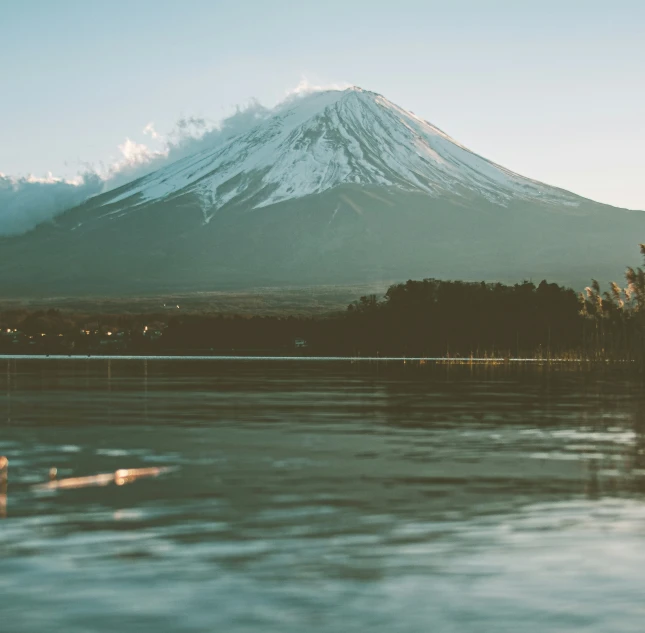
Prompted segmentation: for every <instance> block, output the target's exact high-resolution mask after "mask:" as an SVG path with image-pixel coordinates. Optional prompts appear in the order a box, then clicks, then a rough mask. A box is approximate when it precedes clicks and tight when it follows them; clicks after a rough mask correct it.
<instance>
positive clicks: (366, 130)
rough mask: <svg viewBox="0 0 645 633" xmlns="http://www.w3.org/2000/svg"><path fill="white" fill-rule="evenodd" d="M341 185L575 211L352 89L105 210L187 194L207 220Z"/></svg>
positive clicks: (297, 110) (268, 123)
mask: <svg viewBox="0 0 645 633" xmlns="http://www.w3.org/2000/svg"><path fill="white" fill-rule="evenodd" d="M350 183H351V184H356V185H377V186H380V187H395V188H398V189H400V190H402V191H416V192H420V193H425V194H428V195H430V196H433V197H438V196H441V195H445V194H454V195H458V196H459V195H462V194H463V193H464V192H465V191H470V192H473V193H475V194H477V195H481V196H483V197H484V198H486V199H487V200H489V201H491V202H495V203H498V204H505V203H506V202H508V201H509V200H512V199H514V198H518V199H535V200H540V201H546V202H553V203H559V204H562V203H564V204H571V205H577V198H576V196H573V195H572V194H568V193H566V192H564V191H561V190H558V189H555V188H553V187H548V186H546V185H543V184H542V183H539V182H536V181H533V180H529V179H528V178H524V177H522V176H519V175H518V174H515V173H513V172H511V171H509V170H508V169H505V168H503V167H500V166H499V165H496V164H495V163H492V162H490V161H488V160H486V159H485V158H482V157H481V156H478V155H477V154H474V153H473V152H471V151H470V150H468V149H466V148H465V147H463V146H462V145H459V143H457V142H456V141H454V140H453V139H452V138H450V137H449V136H448V135H447V134H445V133H444V132H442V131H441V130H440V129H439V128H437V127H435V126H433V125H431V124H430V123H428V122H427V121H424V120H422V119H420V118H418V117H416V116H415V115H414V114H412V113H410V112H406V111H405V110H403V109H402V108H400V107H398V106H396V105H394V104H393V103H392V102H391V101H388V100H387V99H386V98H385V97H383V96H381V95H379V94H376V93H374V92H368V91H366V90H363V89H361V88H357V87H352V88H348V89H346V90H342V91H338V90H330V91H325V92H317V93H313V94H310V95H307V96H304V97H296V98H293V99H291V100H289V101H288V102H287V103H284V104H282V105H281V106H279V107H278V108H277V109H276V110H275V111H274V112H273V113H272V116H270V117H269V118H267V119H265V120H263V121H261V122H258V124H257V125H256V126H255V127H254V128H253V129H251V130H250V131H249V132H247V133H245V134H241V135H238V136H236V137H234V138H232V139H229V140H227V141H225V142H222V143H221V144H220V145H217V146H215V147H213V148H211V149H208V150H205V151H203V152H201V153H199V154H197V155H196V156H191V157H188V158H184V159H183V160H180V161H178V162H176V163H174V164H172V165H170V166H168V167H165V168H163V169H160V170H159V171H158V172H156V173H154V174H151V175H150V176H147V177H145V178H143V179H142V180H141V181H140V182H138V183H137V184H136V186H133V187H128V188H126V189H125V190H124V191H123V192H121V193H120V194H118V195H116V196H115V197H113V198H111V199H109V200H108V202H110V203H114V202H119V201H122V200H127V199H130V198H132V197H133V196H138V199H137V201H136V203H135V204H143V203H148V202H150V201H153V200H159V199H163V198H166V197H168V196H174V195H177V194H181V193H186V192H194V193H195V194H197V196H198V197H199V199H200V202H201V205H202V208H203V209H204V214H205V218H206V219H207V220H208V219H210V217H212V214H213V213H214V212H216V211H217V210H218V209H220V208H221V207H223V206H224V205H226V204H228V203H231V202H232V203H247V202H248V203H250V205H251V207H252V208H254V209H257V208H261V207H266V206H269V205H272V204H275V203H278V202H284V201H285V200H291V199H294V198H302V197H304V196H308V195H313V194H320V193H323V192H324V191H327V190H329V189H332V188H333V187H337V186H339V185H341V184H350Z"/></svg>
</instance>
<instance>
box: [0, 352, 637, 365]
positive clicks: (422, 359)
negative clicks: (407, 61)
mask: <svg viewBox="0 0 645 633" xmlns="http://www.w3.org/2000/svg"><path fill="white" fill-rule="evenodd" d="M0 360H94V361H98V360H164V361H166V360H199V361H207V360H210V361H274V362H295V361H303V362H350V363H358V362H370V363H378V362H403V363H406V362H417V363H420V364H424V363H435V364H439V363H443V364H455V365H471V364H480V365H481V364H496V365H504V364H513V363H531V364H542V365H547V364H584V363H592V364H597V363H602V364H614V363H621V364H622V363H633V362H634V361H633V360H609V359H607V360H602V361H598V360H589V359H584V358H485V357H484V358H471V357H461V358H451V357H428V356H255V355H254V356H251V355H249V356H242V355H210V356H209V355H143V354H142V355H137V354H75V355H74V354H71V355H70V354H0Z"/></svg>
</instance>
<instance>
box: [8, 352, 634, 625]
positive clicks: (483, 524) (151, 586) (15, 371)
mask: <svg viewBox="0 0 645 633" xmlns="http://www.w3.org/2000/svg"><path fill="white" fill-rule="evenodd" d="M3 363H4V365H3V366H2V371H1V373H0V387H1V391H0V393H2V401H1V404H0V454H5V455H7V456H8V457H9V460H10V468H9V483H8V488H7V498H6V509H5V510H4V511H3V510H2V506H1V505H0V514H2V513H4V514H6V518H4V519H2V520H0V631H2V633H22V632H29V633H31V632H33V633H42V632H44V631H51V632H54V633H58V632H61V633H81V632H82V633H89V632H106V633H107V632H110V633H112V632H114V631H119V632H124V633H129V632H132V631H142V632H150V631H155V632H156V633H163V632H166V631H168V632H170V631H172V632H182V633H183V632H208V633H210V632H215V631H226V632H242V631H254V632H255V631H261V632H263V633H265V632H280V633H290V632H298V633H302V632H308V631H313V632H318V631H334V632H342V633H346V632H351V631H379V632H380V631H387V632H390V631H391V632H404V633H405V632H426V631H432V632H439V633H443V632H453V631H454V632H459V633H462V632H471V631H472V632H475V631H476V632H481V633H499V632H505V631H509V632H513V633H516V632H518V631H528V632H534V631H535V632H536V633H537V632H540V633H544V632H552V631H563V632H569V631H592V632H598V633H600V632H602V633H608V632H612V633H616V632H623V631H634V632H636V631H638V632H639V633H641V632H642V631H643V629H644V627H645V624H644V623H645V583H643V577H642V575H643V569H644V568H645V433H644V432H645V391H644V390H643V385H642V384H641V382H640V381H639V380H635V379H626V378H625V379H622V378H620V377H618V378H613V379H609V378H608V377H607V376H603V375H591V374H589V373H581V372H576V371H574V370H559V371H546V370H543V369H539V368H533V369H530V370H529V369H522V368H515V369H513V370H512V371H510V370H505V369H503V368H496V369H494V370H491V369H486V368H485V367H480V368H475V369H470V368H465V367H449V368H446V367H437V368H431V367H428V366H426V367H423V368H417V369H414V368H411V367H410V366H409V365H408V366H406V367H403V366H401V365H397V366H396V367H394V366H390V368H389V369H387V370H385V369H383V368H379V369H378V370H377V369H376V368H375V367H374V366H371V367H368V366H362V365H347V364H334V363H316V364H313V363H300V362H289V363H275V362H274V363H261V362H257V363H254V362H246V363H230V362H193V363H191V362H182V361H142V360H136V361H125V360H123V361H78V360H74V361H56V360H50V361H34V360H17V361H6V360H5V361H3ZM166 465H167V466H173V467H175V470H173V471H172V472H170V473H168V474H165V475H162V476H161V477H159V478H157V479H147V480H141V481H136V482H134V483H132V484H131V485H127V486H121V487H117V486H114V485H111V486H107V487H104V488H89V489H83V490H67V491H59V492H54V493H37V492H34V491H33V490H32V488H31V487H32V485H33V484H36V483H38V482H40V481H43V480H45V479H46V478H47V472H48V470H49V468H50V467H52V466H56V467H57V468H58V472H59V476H61V477H67V476H76V475H88V474H96V473H100V472H110V471H114V470H116V469H118V468H127V467H139V466H166Z"/></svg>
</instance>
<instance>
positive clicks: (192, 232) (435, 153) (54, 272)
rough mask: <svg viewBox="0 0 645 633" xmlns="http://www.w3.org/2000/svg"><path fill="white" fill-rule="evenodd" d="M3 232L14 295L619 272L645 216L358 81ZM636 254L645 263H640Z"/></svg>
mask: <svg viewBox="0 0 645 633" xmlns="http://www.w3.org/2000/svg"><path fill="white" fill-rule="evenodd" d="M218 139H219V140H217V141H216V142H213V143H211V144H210V145H209V146H208V147H207V148H206V149H203V150H202V151H200V152H199V153H197V154H194V155H190V156H188V157H186V158H183V159H181V160H178V161H177V162H175V163H172V164H169V165H166V166H165V167H163V168H161V169H159V170H158V171H156V172H153V173H151V174H149V175H147V176H145V177H143V178H140V179H138V180H136V181H134V182H131V183H129V184H127V185H124V186H122V187H120V188H118V189H115V190H113V191H110V192H107V193H105V194H102V195H99V196H96V197H95V198H91V199H90V200H88V201H86V202H85V203H84V204H82V205H80V206H78V207H76V208H74V209H70V210H69V211H67V212H66V213H64V214H62V215H60V216H58V217H57V218H56V219H55V221H54V222H52V223H50V224H47V225H41V226H39V227H37V228H36V229H35V230H33V231H32V232H30V233H28V234H25V235H22V236H19V237H14V238H4V239H0V288H3V292H4V293H5V296H15V295H18V294H20V295H34V294H40V295H42V294H57V295H69V296H74V295H83V294H94V295H96V294H101V295H102V294H128V293H155V294H156V293H162V292H186V291H192V290H199V291H201V290H208V289H217V288H222V287H227V288H231V287H242V286H247V287H248V286H256V287H257V286H276V285H285V284H288V285H315V284H341V283H348V282H351V283H357V282H358V283H360V282H374V281H383V282H388V281H398V280H401V279H408V278H423V277H437V278H453V279H454V278H459V279H470V280H478V279H487V280H499V281H506V282H508V281H521V280H522V279H529V278H532V279H534V280H540V279H542V278H545V277H546V278H548V279H549V280H550V281H558V282H561V283H569V284H571V285H574V286H578V287H580V286H583V285H586V284H588V283H589V278H591V277H594V278H597V279H600V280H610V279H619V278H620V277H621V275H622V273H623V271H624V266H625V265H627V264H634V263H636V261H637V255H638V243H639V242H643V241H645V214H644V213H642V212H629V211H626V210H622V209H615V208H612V207H608V206H606V205H601V204H597V203H595V202H592V201H590V200H586V199H584V198H581V197H579V196H576V195H574V194H572V193H569V192H566V191H563V190H561V189H557V188H555V187H550V186H548V185H545V184H542V183H540V182H537V181H534V180H531V179H529V178H525V177H523V176H520V175H518V174H516V173H513V172H512V171H510V170H508V169H506V168H504V167H501V166H499V165H497V164H495V163H493V162H491V161H489V160H486V159H485V158H483V157H481V156H478V155H477V154H475V153H473V152H471V151H470V150H468V149H466V148H465V147H463V146H462V145H460V144H459V143H457V142H456V141H454V140H453V139H451V138H450V137H449V136H448V135H447V134H445V133H444V132H442V131H441V130H440V129H439V128H437V127H435V126H433V125H431V124H430V123H428V122H426V121H424V120H422V119H420V118H418V117H417V116H415V115H414V114H412V113H410V112H406V111H405V110H403V109H402V108H400V107H398V106H396V105H394V104H393V103H391V102H390V101H388V100H387V99H386V98H384V97H382V96H381V95H378V94H375V93H373V92H368V91H365V90H362V89H360V88H350V89H348V90H342V91H327V92H318V93H313V94H310V95H306V96H302V97H297V98H293V99H290V100H288V101H286V102H285V103H283V104H281V105H280V106H278V107H276V108H275V109H274V110H271V111H266V112H264V113H263V114H262V116H261V118H259V119H256V120H254V122H253V125H252V126H250V127H246V128H245V130H244V131H243V132H239V133H237V134H236V135H234V136H230V135H229V136H225V135H220V136H218ZM635 260H636V261H635Z"/></svg>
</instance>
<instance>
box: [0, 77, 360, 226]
mask: <svg viewBox="0 0 645 633" xmlns="http://www.w3.org/2000/svg"><path fill="white" fill-rule="evenodd" d="M347 87H349V84H330V85H326V86H322V85H314V84H312V83H311V82H309V81H308V80H307V79H306V78H304V77H303V79H302V80H301V81H300V83H299V84H298V85H297V86H296V87H295V88H294V89H292V90H289V91H287V92H286V94H285V99H284V101H283V102H282V103H284V102H289V101H291V100H293V99H297V98H300V97H303V96H305V95H307V94H311V93H312V92H318V91H321V90H344V89H345V88H347ZM280 105H281V104H277V105H276V106H275V108H278V107H280ZM273 110H274V108H267V107H265V106H263V105H262V104H261V103H260V102H259V101H258V100H257V99H251V100H250V101H248V103H246V104H244V105H238V106H236V108H235V111H234V112H233V114H231V115H230V116H228V117H226V118H224V119H222V120H221V121H218V122H214V121H210V120H208V119H205V118H202V117H182V118H180V119H179V120H178V121H177V122H176V123H175V126H174V128H173V129H172V130H170V131H169V132H168V133H167V134H165V135H162V134H160V133H159V132H158V131H157V130H156V128H155V125H154V123H153V122H149V123H148V124H147V125H146V126H145V127H144V128H143V130H142V134H143V135H144V136H147V137H149V139H150V142H151V144H152V145H156V146H157V148H156V149H155V148H154V147H150V146H149V145H146V144H145V143H139V142H137V141H134V140H132V139H130V138H129V137H127V138H126V139H125V141H124V142H123V143H122V144H121V145H119V146H118V150H119V155H118V156H117V157H116V158H114V159H113V160H112V161H111V162H110V163H108V164H107V165H99V166H92V165H87V166H85V168H84V170H83V172H82V173H80V174H79V175H78V176H77V177H76V178H73V179H67V180H66V179H62V178H56V177H54V176H53V175H52V174H48V175H47V176H46V177H44V178H37V177H34V176H27V177H11V176H6V175H4V174H2V173H0V236H3V235H18V234H21V233H25V232H27V231H30V230H31V229H33V228H34V227H36V226H37V225H38V224H41V223H43V222H47V221H49V220H52V219H53V218H54V217H56V216H57V215H59V214H61V213H63V212H65V211H66V210H68V209H71V208H72V207H75V206H77V205H79V204H81V203H83V202H85V201H86V200H87V199H88V198H90V197H92V196H94V195H97V194H100V193H104V192H106V191H109V190H111V189H115V188H116V187H120V186H122V185H125V184H127V183H128V182H131V181H133V180H136V179H138V178H142V177H143V176H145V175H147V174H149V173H151V172H153V171H156V170H157V169H160V168H161V167H163V166H164V165H167V164H169V163H172V162H175V161H177V160H180V159H181V158H184V157H186V156H190V155H193V154H196V153H197V152H200V151H203V150H206V149H211V148H213V147H216V146H217V145H219V144H221V143H225V142H226V141H227V140H229V139H231V138H232V137H234V136H237V135H238V134H244V133H245V132H248V131H250V130H251V129H252V128H254V127H255V126H256V125H258V123H260V122H261V121H262V120H264V119H266V118H268V117H269V116H271V114H272V112H273Z"/></svg>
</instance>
